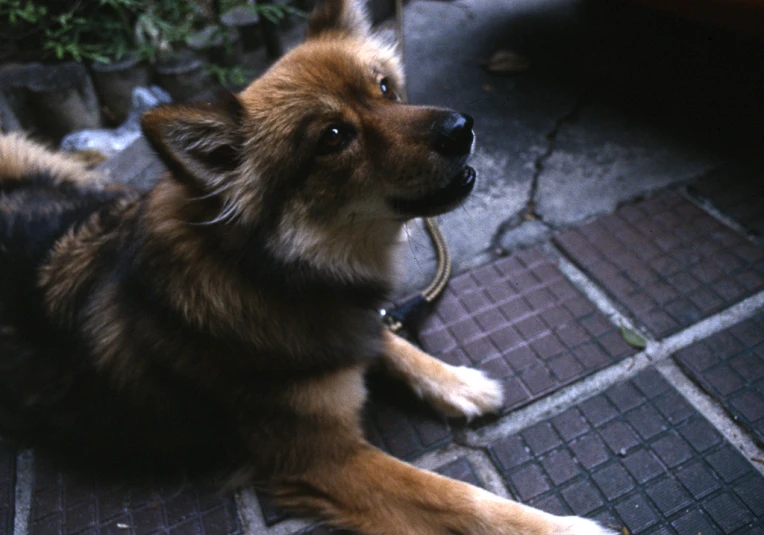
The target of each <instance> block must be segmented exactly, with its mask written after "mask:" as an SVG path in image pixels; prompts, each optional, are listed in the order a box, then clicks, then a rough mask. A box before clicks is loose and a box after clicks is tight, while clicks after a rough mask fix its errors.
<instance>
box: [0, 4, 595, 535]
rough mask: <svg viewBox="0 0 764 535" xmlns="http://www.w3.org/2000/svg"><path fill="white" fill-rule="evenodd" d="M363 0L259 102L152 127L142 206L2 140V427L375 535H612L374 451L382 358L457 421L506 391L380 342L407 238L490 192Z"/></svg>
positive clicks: (64, 163)
mask: <svg viewBox="0 0 764 535" xmlns="http://www.w3.org/2000/svg"><path fill="white" fill-rule="evenodd" d="M350 2H351V0H327V2H326V3H324V4H323V5H322V6H321V7H320V8H319V10H317V11H316V12H315V13H314V14H313V15H312V17H311V19H310V22H309V29H308V38H307V41H306V43H305V44H303V45H302V46H300V47H299V48H297V49H295V50H294V51H292V52H291V53H289V54H288V55H286V56H285V57H284V58H283V59H281V60H280V61H279V62H278V63H276V64H275V65H274V66H273V67H272V68H271V69H270V70H269V71H268V72H267V73H266V74H265V75H264V76H263V77H262V78H260V79H258V80H257V81H255V82H254V83H252V85H251V86H250V87H248V88H247V89H246V90H244V91H243V92H242V93H241V94H239V95H235V96H234V95H228V96H226V97H223V98H221V99H220V100H218V101H215V102H206V103H202V104H198V105H186V106H170V107H165V108H160V109H156V110H154V111H151V112H149V113H148V114H147V115H146V116H145V117H144V120H143V127H144V131H145V134H146V136H147V137H148V139H149V140H150V142H151V143H152V144H153V146H154V147H155V149H156V151H157V152H158V153H159V155H160V156H161V157H162V158H163V160H164V161H165V163H166V164H167V166H168V167H169V169H170V173H168V174H167V175H166V176H164V177H163V178H162V179H161V180H160V181H159V183H158V184H157V185H156V187H154V188H153V189H152V190H151V191H150V192H148V193H147V194H145V195H139V194H138V193H136V192H132V191H128V190H126V189H121V188H117V187H113V186H112V187H104V186H100V185H99V181H98V180H97V179H96V178H94V177H93V176H91V175H89V174H88V173H85V172H84V171H83V170H82V169H80V168H79V167H78V166H76V165H75V164H72V163H71V162H69V161H68V160H66V159H65V157H63V156H60V155H55V154H52V153H49V152H47V151H45V150H44V149H42V148H40V147H39V146H37V145H34V144H33V143H31V142H29V141H27V140H25V139H24V138H22V137H19V136H9V137H5V138H0V425H1V426H2V433H3V434H5V435H6V436H7V435H15V436H17V437H20V438H21V439H23V440H27V441H28V442H30V443H33V444H35V445H37V446H39V447H41V448H46V449H47V450H48V451H50V452H56V453H58V454H61V455H65V456H66V457H67V458H68V459H73V460H75V461H76V460H81V461H82V462H83V463H84V464H92V463H96V462H102V463H103V464H104V465H106V464H107V463H106V461H108V460H111V459H104V452H108V455H107V457H110V458H111V457H113V458H114V459H117V460H118V461H119V463H128V464H127V466H131V467H132V466H139V467H140V466H145V465H149V466H156V465H157V464H159V465H163V466H167V465H172V466H175V465H178V466H183V467H185V466H188V465H196V466H198V465H209V464H210V463H211V461H212V460H213V459H225V460H226V463H227V464H226V466H225V468H227V469H229V470H231V469H236V470H239V471H240V473H241V472H242V471H243V472H246V473H247V474H250V475H251V477H257V478H259V479H267V480H268V481H269V482H270V484H271V486H272V488H273V490H274V493H275V494H276V496H277V497H278V499H279V500H280V503H282V504H283V505H285V506H288V507H291V508H293V509H296V510H299V511H304V512H306V513H309V514H312V515H317V516H320V517H322V518H325V519H327V520H328V521H330V522H331V523H333V524H335V525H340V526H345V527H349V528H352V529H355V530H357V531H359V532H362V533H367V534H433V535H446V534H485V535H488V534H506V535H509V534H553V533H554V534H592V535H598V534H604V533H605V530H603V529H602V528H600V527H599V526H597V525H596V524H595V523H593V522H591V521H589V520H584V519H581V518H577V517H566V518H561V517H556V516H553V515H549V514H546V513H543V512H541V511H538V510H535V509H532V508H530V507H526V506H523V505H520V504H518V503H515V502H511V501H508V500H504V499H501V498H499V497H496V496H494V495H492V494H490V493H488V492H486V491H484V490H481V489H479V488H476V487H473V486H470V485H467V484H464V483H461V482H457V481H453V480H449V479H447V478H444V477H441V476H438V475H435V474H432V473H428V472H425V471H422V470H418V469H416V468H414V467H412V466H410V465H408V464H405V463H403V462H400V461H398V460H396V459H394V458H392V457H390V456H388V455H386V454H385V453H383V452H381V451H379V450H377V449H375V448H373V447H371V446H370V445H368V444H367V443H366V442H365V441H364V438H363V436H362V431H361V425H360V414H361V411H362V407H363V404H364V400H365V395H366V393H365V389H364V380H363V375H364V370H365V369H366V368H367V366H368V365H369V364H370V363H372V362H374V361H375V360H377V359H381V360H382V361H383V363H384V364H385V365H386V368H387V369H389V371H390V372H391V373H393V374H395V375H396V376H398V377H400V378H402V379H403V380H404V381H406V382H407V383H408V384H409V385H410V386H411V387H412V388H413V389H414V391H415V392H416V393H417V394H419V395H420V396H421V397H422V398H424V399H425V400H427V401H429V402H430V403H432V404H433V405H434V407H435V408H436V409H438V410H439V411H440V412H442V413H443V414H445V415H446V416H455V417H466V418H471V417H475V416H479V415H481V414H484V413H487V412H490V411H495V410H497V409H498V408H499V407H500V406H501V402H502V395H501V389H500V387H499V386H498V384H497V383H496V382H495V381H493V380H491V379H488V378H486V377H484V376H483V375H482V374H481V373H480V372H478V371H477V370H472V369H467V368H455V367H452V366H449V365H447V364H444V363H442V362H440V361H438V360H435V359H433V358H432V357H430V356H428V355H426V354H424V353H423V352H421V351H420V350H418V349H417V348H416V347H414V346H412V345H411V344H409V343H407V342H406V341H404V340H403V339H401V338H398V337H396V336H395V335H393V334H390V333H389V332H386V330H385V329H384V328H383V326H382V323H381V321H380V318H379V317H378V313H377V310H378V309H379V306H380V304H381V303H382V302H383V301H384V299H385V296H386V295H387V292H388V291H389V289H390V287H391V284H392V280H393V268H394V265H393V264H394V253H395V244H396V243H397V242H398V235H399V233H400V231H401V228H402V225H403V224H404V222H405V221H406V220H407V219H409V218H411V217H413V216H421V215H432V214H437V213H442V212H444V211H447V210H449V209H451V208H453V207H455V206H457V205H458V204H459V203H460V202H461V201H462V200H463V199H464V198H465V197H466V196H467V195H468V194H469V193H470V191H471V190H472V187H473V185H474V180H475V172H474V171H473V170H472V169H471V168H470V167H468V166H467V165H466V160H467V158H468V156H469V155H470V152H471V150H472V145H473V133H472V120H471V118H469V117H468V116H465V115H461V114H458V113H454V112H451V111H448V110H442V109H436V108H428V107H418V106H407V105H404V104H402V103H401V102H400V101H399V98H398V94H399V93H400V91H401V87H402V83H403V81H402V76H401V71H400V65H399V61H398V59H397V58H396V56H395V54H394V52H393V49H392V48H391V47H390V46H387V45H384V44H382V43H381V42H380V41H378V40H377V39H375V38H374V37H372V36H371V35H370V33H369V27H368V23H367V22H366V19H365V18H364V16H363V14H362V12H361V11H360V10H359V9H358V8H357V7H356V6H354V5H353V4H352V3H350Z"/></svg>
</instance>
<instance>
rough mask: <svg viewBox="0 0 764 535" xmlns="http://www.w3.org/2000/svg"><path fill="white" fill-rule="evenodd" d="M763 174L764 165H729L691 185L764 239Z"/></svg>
mask: <svg viewBox="0 0 764 535" xmlns="http://www.w3.org/2000/svg"><path fill="white" fill-rule="evenodd" d="M762 176H764V172H763V171H762V169H760V168H759V169H757V168H756V167H753V166H750V167H743V166H739V165H736V166H725V167H723V168H720V169H718V170H717V171H715V172H713V173H708V174H706V175H704V176H703V177H702V178H699V179H698V180H695V181H694V182H692V183H691V184H690V189H691V191H693V192H694V193H695V194H697V195H699V196H702V197H705V198H706V199H708V200H710V201H711V202H712V203H713V204H714V205H715V206H716V208H718V209H719V210H721V211H722V212H724V213H725V215H727V216H729V217H732V218H733V219H735V220H736V221H737V222H738V223H740V224H741V225H743V226H744V227H746V228H747V229H748V230H749V231H750V232H752V233H754V234H755V235H756V236H757V237H759V238H760V239H761V237H762V236H764V205H762V203H761V199H762V197H764V181H762Z"/></svg>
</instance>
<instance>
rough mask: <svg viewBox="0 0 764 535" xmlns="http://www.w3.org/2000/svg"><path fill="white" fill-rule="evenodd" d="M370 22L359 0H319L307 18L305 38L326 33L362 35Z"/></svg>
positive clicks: (367, 30) (368, 28)
mask: <svg viewBox="0 0 764 535" xmlns="http://www.w3.org/2000/svg"><path fill="white" fill-rule="evenodd" d="M370 31H371V23H370V22H369V18H368V16H367V15H366V10H365V8H364V5H362V4H360V3H359V0H319V1H318V5H316V8H315V9H314V10H313V13H311V15H310V18H309V19H308V32H307V34H306V38H307V39H315V38H318V37H323V36H327V35H337V34H340V35H342V34H344V35H356V36H360V37H364V36H366V35H368V34H369V32H370Z"/></svg>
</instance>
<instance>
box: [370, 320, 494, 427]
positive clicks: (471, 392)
mask: <svg viewBox="0 0 764 535" xmlns="http://www.w3.org/2000/svg"><path fill="white" fill-rule="evenodd" d="M382 360H383V362H384V364H385V367H386V368H387V369H388V371H389V372H390V373H391V374H392V375H394V376H396V377H399V378H400V379H402V380H403V381H405V382H406V383H407V384H408V385H409V386H410V387H411V388H412V390H413V391H414V392H415V393H416V394H417V395H418V396H419V397H421V398H422V399H424V400H426V401H427V402H429V403H430V404H431V405H432V406H433V407H434V408H435V409H436V410H438V411H439V412H440V413H441V414H443V415H445V416H448V417H457V418H458V417H464V418H467V419H468V420H469V419H472V418H475V417H477V416H482V415H483V414H487V413H491V412H496V411H498V410H499V409H501V406H502V402H503V394H502V389H501V384H500V383H499V382H498V381H496V380H494V379H490V378H489V377H486V376H485V374H484V373H483V372H481V371H480V370H475V369H473V368H466V367H458V366H451V365H450V364H446V363H445V362H442V361H440V360H438V359H436V358H434V357H431V356H430V355H428V354H427V353H425V352H424V351H422V350H421V349H419V348H417V347H416V346H414V345H413V344H411V343H409V342H408V341H406V340H404V339H403V338H401V337H400V336H397V335H395V334H393V333H390V332H387V333H385V344H384V351H383V355H382Z"/></svg>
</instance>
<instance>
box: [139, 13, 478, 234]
mask: <svg viewBox="0 0 764 535" xmlns="http://www.w3.org/2000/svg"><path fill="white" fill-rule="evenodd" d="M403 83H404V81H403V76H402V71H401V65H400V59H399V58H398V56H397V54H396V50H395V47H394V46H392V45H391V44H389V43H385V42H383V41H382V40H380V39H379V38H377V37H375V36H374V35H372V33H371V30H370V25H369V23H368V21H367V19H366V17H365V15H364V13H363V10H362V9H361V8H360V7H359V6H357V5H356V4H355V3H354V2H353V0H324V2H323V3H322V4H321V5H319V7H318V8H317V9H316V10H315V11H314V13H313V14H312V15H311V17H310V19H309V22H308V31H307V38H306V41H305V42H304V43H303V44H302V45H300V46H299V47H297V48H295V49H294V50H292V51H291V52H289V53H288V54H286V55H285V56H284V57H283V58H281V59H280V60H279V61H278V62H277V63H275V64H274V65H273V66H272V67H271V68H270V69H269V70H268V71H267V72H266V73H265V74H264V75H263V76H262V77H261V78H259V79H257V80H255V81H254V82H253V83H252V84H251V85H250V86H249V87H248V88H246V89H245V90H244V91H242V92H241V93H240V94H238V95H228V96H226V97H224V98H222V99H219V100H216V101H214V102H203V103H199V104H194V105H181V106H169V107H164V108H158V109H155V110H152V111H149V112H148V113H147V114H146V115H145V116H144V118H143V128H144V132H145V134H146V135H147V137H148V138H149V140H150V141H151V142H152V144H153V146H154V147H155V148H156V149H157V151H158V152H159V153H160V155H162V156H163V158H164V160H165V162H166V163H168V164H169V165H170V167H171V168H172V170H173V172H174V175H175V176H176V177H179V178H180V179H181V180H187V181H188V182H189V183H190V184H192V185H193V186H194V188H196V189H197V190H198V191H199V192H201V193H202V195H201V196H204V197H206V198H210V197H217V198H219V200H220V202H219V204H218V214H217V216H213V218H212V219H213V220H219V221H228V222H230V223H231V224H242V225H245V226H247V227H251V228H253V227H256V226H257V227H260V228H265V229H267V231H268V233H274V232H275V233H276V234H283V235H284V236H287V235H292V236H294V235H299V236H301V238H300V239H303V240H304V239H305V236H307V235H311V233H310V232H307V233H306V232H305V229H306V228H309V229H311V232H312V233H313V235H315V234H316V233H317V232H318V233H319V234H320V233H321V231H320V230H317V229H324V230H325V231H326V232H334V231H335V230H337V229H339V228H341V227H345V226H354V227H356V228H357V227H359V225H360V226H361V227H364V226H365V227H367V228H371V227H372V226H373V227H374V228H376V229H381V228H388V227H390V225H386V224H385V223H386V222H387V223H394V224H397V225H398V227H399V226H400V222H401V221H404V220H406V219H409V218H412V217H415V216H425V215H428V216H429V215H435V214H439V213H443V212H445V211H448V210H450V209H452V208H454V207H455V206H457V205H458V204H459V203H460V202H461V201H462V200H463V199H464V198H465V197H466V196H467V195H468V194H469V193H470V191H471V190H472V188H473V185H474V181H475V172H474V170H473V169H472V168H471V167H469V166H467V158H468V157H469V155H470V153H471V151H472V145H473V140H474V135H473V132H472V119H471V118H470V117H469V116H467V115H462V114H459V113H455V112H453V111H450V110H445V109H439V108H434V107H425V106H412V105H407V104H405V103H404V102H402V101H401V95H402V94H403ZM364 224H366V225H364ZM331 229H334V230H331ZM285 239H286V238H285Z"/></svg>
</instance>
